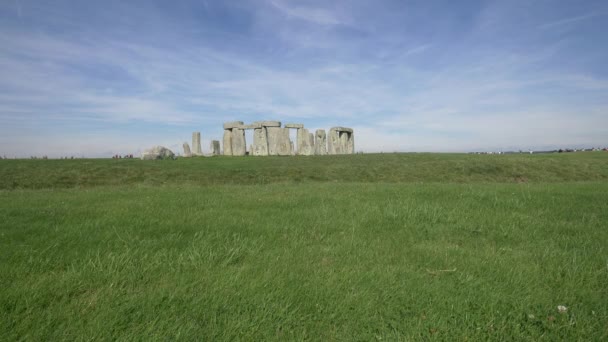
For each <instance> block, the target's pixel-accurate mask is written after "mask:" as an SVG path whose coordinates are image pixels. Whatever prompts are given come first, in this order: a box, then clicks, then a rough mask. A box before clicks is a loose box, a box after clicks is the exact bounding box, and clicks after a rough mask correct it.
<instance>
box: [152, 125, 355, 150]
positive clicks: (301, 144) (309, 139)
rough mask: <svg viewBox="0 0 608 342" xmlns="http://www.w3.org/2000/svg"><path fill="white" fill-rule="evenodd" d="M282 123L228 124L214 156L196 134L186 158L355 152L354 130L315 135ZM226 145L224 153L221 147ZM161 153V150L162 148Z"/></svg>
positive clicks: (339, 129)
mask: <svg viewBox="0 0 608 342" xmlns="http://www.w3.org/2000/svg"><path fill="white" fill-rule="evenodd" d="M281 126H282V124H281V121H255V122H253V123H251V124H245V123H243V121H232V122H226V123H224V136H223V139H222V143H220V141H219V140H211V143H210V149H211V153H208V154H203V150H202V147H201V133H200V132H192V150H191V147H190V145H188V143H187V142H184V143H183V149H184V154H183V156H184V157H195V156H206V157H210V156H219V155H224V156H245V155H252V156H295V155H298V156H312V155H318V156H322V155H328V154H353V153H355V139H354V132H353V129H352V128H348V127H332V128H330V129H329V133H326V132H325V130H324V129H317V130H316V131H315V133H314V134H313V133H311V132H310V131H309V130H308V129H307V128H305V127H304V124H301V123H288V124H285V125H284V126H283V127H281ZM290 129H295V130H296V132H295V133H296V135H295V136H296V139H295V142H294V141H292V140H291V138H290ZM246 130H253V132H252V133H253V144H251V145H249V148H247V141H246V138H245V131H246ZM222 146H223V150H221V147H222ZM157 150H161V147H158V148H157ZM164 153H165V151H164V150H163V151H162V152H160V153H159V151H154V152H152V151H146V152H145V153H144V155H145V156H144V155H142V158H145V159H156V158H157V157H158V155H159V154H161V155H162V157H161V158H163V159H164V158H167V157H168V156H165V155H164Z"/></svg>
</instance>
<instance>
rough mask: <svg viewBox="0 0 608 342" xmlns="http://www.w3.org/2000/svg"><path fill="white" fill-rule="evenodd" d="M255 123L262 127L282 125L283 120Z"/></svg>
mask: <svg viewBox="0 0 608 342" xmlns="http://www.w3.org/2000/svg"><path fill="white" fill-rule="evenodd" d="M253 124H254V125H256V124H257V125H260V126H262V127H281V121H255V122H254V123H253Z"/></svg>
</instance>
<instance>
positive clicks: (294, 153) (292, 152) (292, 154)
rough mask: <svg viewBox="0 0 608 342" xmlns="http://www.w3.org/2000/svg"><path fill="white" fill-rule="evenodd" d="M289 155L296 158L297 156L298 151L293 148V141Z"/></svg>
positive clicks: (290, 144)
mask: <svg viewBox="0 0 608 342" xmlns="http://www.w3.org/2000/svg"><path fill="white" fill-rule="evenodd" d="M289 155H290V156H295V155H296V149H295V147H294V146H293V141H291V140H290V141H289Z"/></svg>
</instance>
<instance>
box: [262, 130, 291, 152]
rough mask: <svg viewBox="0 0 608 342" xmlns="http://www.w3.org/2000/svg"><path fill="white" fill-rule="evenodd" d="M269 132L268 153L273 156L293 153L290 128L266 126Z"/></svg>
mask: <svg viewBox="0 0 608 342" xmlns="http://www.w3.org/2000/svg"><path fill="white" fill-rule="evenodd" d="M266 132H267V133H268V154H269V155H271V156H288V155H290V154H291V140H289V128H281V127H266Z"/></svg>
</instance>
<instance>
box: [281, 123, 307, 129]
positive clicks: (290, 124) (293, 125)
mask: <svg viewBox="0 0 608 342" xmlns="http://www.w3.org/2000/svg"><path fill="white" fill-rule="evenodd" d="M285 128H304V124H296V123H288V124H285Z"/></svg>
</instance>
